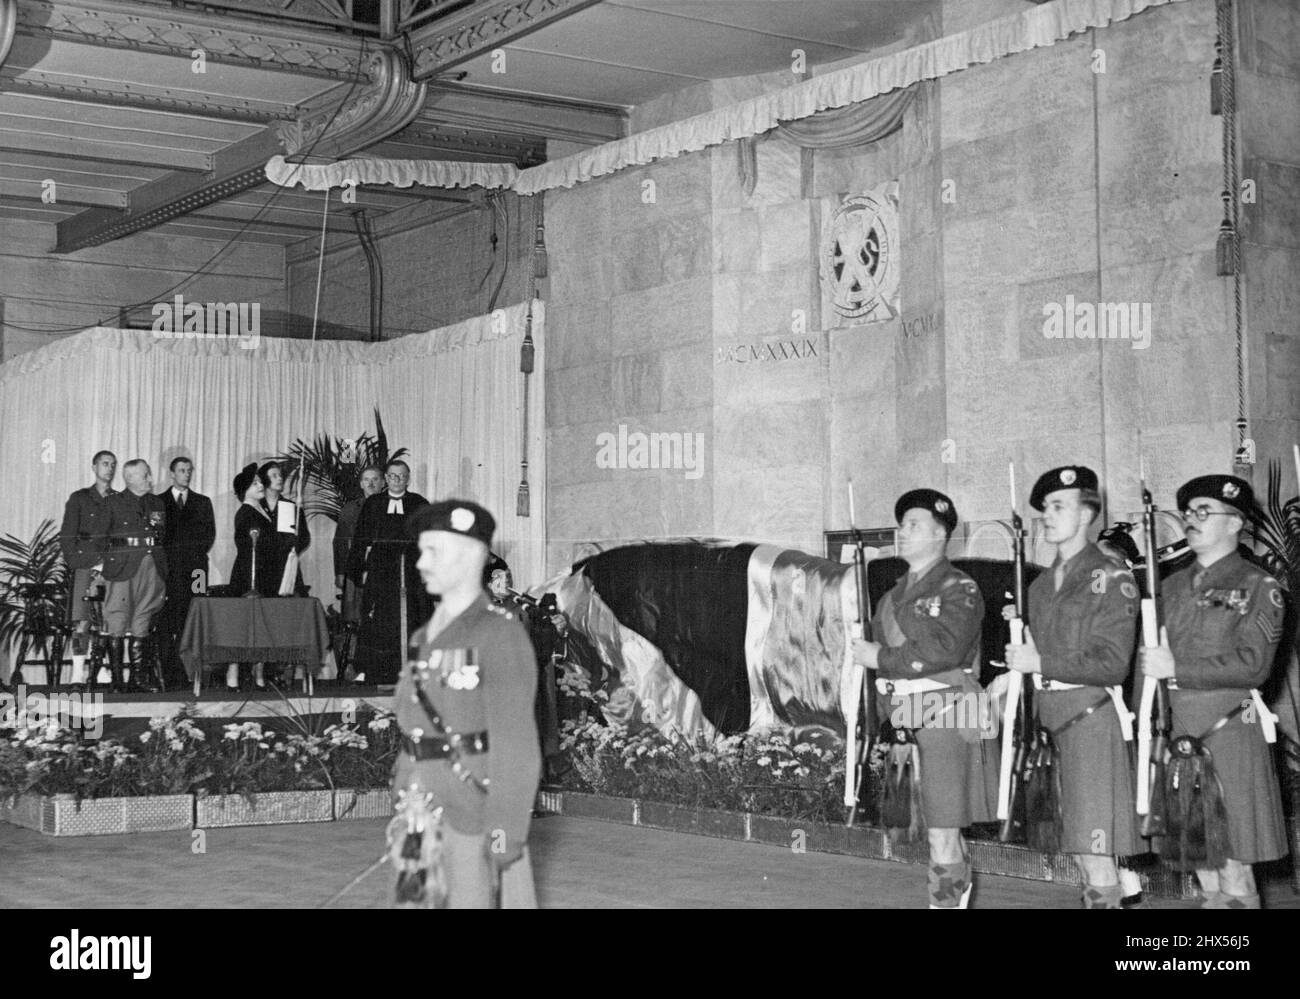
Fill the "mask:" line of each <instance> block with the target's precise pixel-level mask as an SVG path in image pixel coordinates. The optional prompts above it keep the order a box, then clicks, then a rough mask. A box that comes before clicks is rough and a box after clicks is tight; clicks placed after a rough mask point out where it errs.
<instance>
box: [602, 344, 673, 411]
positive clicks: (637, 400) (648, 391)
mask: <svg viewBox="0 0 1300 999" xmlns="http://www.w3.org/2000/svg"><path fill="white" fill-rule="evenodd" d="M611 374H612V377H613V389H612V393H611V399H612V402H613V406H614V412H616V413H626V414H633V413H655V412H658V411H659V409H660V408H661V406H660V400H661V393H662V388H663V359H662V356H661V355H660V354H659V353H658V352H657V351H652V352H650V353H645V354H626V355H624V356H622V357H616V358H614V361H613V364H612V367H611Z"/></svg>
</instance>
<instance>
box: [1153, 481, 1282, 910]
mask: <svg viewBox="0 0 1300 999" xmlns="http://www.w3.org/2000/svg"><path fill="white" fill-rule="evenodd" d="M1178 509H1179V510H1181V511H1182V514H1183V521H1184V527H1185V530H1186V533H1187V544H1188V547H1189V548H1191V549H1192V551H1194V552H1195V553H1196V561H1195V562H1194V563H1192V564H1191V565H1189V566H1187V567H1186V568H1184V569H1181V570H1180V571H1178V572H1176V573H1174V575H1172V576H1170V577H1169V578H1168V579H1167V580H1165V581H1164V586H1163V593H1162V600H1161V620H1162V621H1163V622H1164V628H1163V629H1162V635H1161V644H1160V645H1159V646H1157V647H1155V648H1146V647H1143V648H1142V649H1141V650H1139V661H1140V663H1141V666H1142V670H1143V672H1144V673H1145V674H1146V675H1147V676H1150V677H1153V678H1155V679H1165V680H1168V681H1169V691H1170V693H1169V700H1170V706H1171V709H1172V713H1173V730H1172V733H1171V743H1170V745H1171V748H1172V755H1171V758H1170V762H1169V765H1168V768H1169V778H1170V779H1168V780H1167V781H1166V790H1167V793H1168V801H1167V805H1168V815H1169V819H1168V821H1169V822H1170V823H1171V826H1172V830H1171V832H1173V834H1172V835H1170V836H1169V837H1167V838H1166V839H1164V840H1163V841H1161V843H1160V852H1161V854H1162V855H1163V856H1164V857H1165V858H1166V859H1168V860H1171V861H1172V862H1173V863H1174V865H1175V866H1178V867H1180V868H1182V869H1187V868H1188V867H1192V868H1194V869H1195V870H1196V875H1197V878H1198V879H1199V880H1200V883H1201V890H1202V892H1203V893H1204V895H1205V901H1204V903H1203V904H1202V907H1203V908H1206V909H1258V908H1259V907H1260V905H1259V892H1258V890H1257V888H1256V886H1255V874H1254V870H1253V868H1252V867H1251V865H1252V864H1256V863H1259V862H1261V861H1267V860H1277V859H1278V858H1280V857H1284V856H1286V854H1287V844H1286V829H1285V826H1284V824H1283V819H1282V798H1281V794H1280V790H1279V787H1278V780H1277V771H1276V770H1275V769H1274V764H1273V752H1272V747H1271V746H1270V745H1269V743H1270V742H1271V741H1273V739H1275V738H1276V730H1275V729H1274V727H1273V721H1274V719H1273V716H1272V715H1271V714H1269V712H1268V709H1267V707H1266V706H1265V705H1264V703H1263V701H1262V700H1261V699H1260V696H1259V687H1261V686H1262V685H1263V684H1264V683H1265V681H1267V680H1268V677H1269V674H1270V673H1271V671H1272V669H1273V663H1274V659H1275V657H1276V655H1277V649H1278V643H1279V641H1280V640H1281V638H1282V631H1283V618H1284V616H1285V610H1286V607H1285V601H1284V599H1283V596H1282V589H1281V587H1280V586H1279V585H1278V583H1277V581H1276V580H1275V579H1273V577H1272V576H1270V575H1268V573H1266V572H1265V571H1264V570H1262V569H1260V568H1259V567H1258V566H1255V565H1253V564H1252V563H1250V562H1248V561H1247V560H1246V559H1244V558H1243V557H1242V556H1241V554H1240V553H1239V552H1238V550H1237V545H1238V540H1239V538H1240V536H1241V532H1242V531H1243V529H1244V528H1245V527H1246V525H1247V524H1248V523H1250V522H1252V521H1253V520H1255V519H1256V517H1257V516H1258V512H1257V508H1256V506H1255V498H1254V494H1253V492H1252V490H1251V488H1250V484H1249V483H1248V482H1246V481H1245V480H1243V479H1239V478H1236V477H1235V476H1231V475H1203V476H1200V477H1199V478H1195V479H1192V480H1191V481H1190V482H1187V483H1186V484H1185V485H1184V486H1183V487H1182V488H1181V489H1179V490H1178ZM1175 775H1177V776H1178V777H1179V780H1178V785H1177V787H1174V781H1173V778H1174V776H1175ZM1197 791H1200V792H1202V793H1195V792H1197Z"/></svg>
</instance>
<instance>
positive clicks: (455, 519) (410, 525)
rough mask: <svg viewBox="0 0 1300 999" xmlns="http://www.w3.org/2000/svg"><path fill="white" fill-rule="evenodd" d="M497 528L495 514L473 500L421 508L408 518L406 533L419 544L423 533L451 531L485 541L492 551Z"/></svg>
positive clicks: (441, 501) (452, 500) (432, 504)
mask: <svg viewBox="0 0 1300 999" xmlns="http://www.w3.org/2000/svg"><path fill="white" fill-rule="evenodd" d="M496 526H497V522H496V521H495V520H493V519H492V514H490V513H488V512H487V511H486V510H484V509H483V508H482V507H481V506H479V505H478V504H477V503H474V502H472V501H470V500H456V499H451V500H440V501H439V502H437V503H430V504H429V505H428V506H422V507H420V509H418V510H416V511H415V513H413V514H411V516H409V517H408V518H406V532H407V534H409V535H410V536H411V537H413V538H415V539H417V540H418V539H419V537H420V534H421V532H423V531H447V532H448V533H450V534H463V535H464V536H465V537H467V538H473V539H474V540H475V541H481V542H483V544H485V545H487V546H488V547H489V548H491V547H492V532H493V531H495V530H496Z"/></svg>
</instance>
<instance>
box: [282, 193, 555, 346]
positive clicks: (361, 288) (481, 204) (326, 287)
mask: <svg viewBox="0 0 1300 999" xmlns="http://www.w3.org/2000/svg"><path fill="white" fill-rule="evenodd" d="M501 201H502V203H503V204H504V206H505V211H506V214H507V216H508V218H507V219H506V220H502V219H501V218H500V217H498V218H497V219H496V231H497V247H496V252H495V254H494V253H493V250H492V242H491V236H492V231H493V210H492V209H491V208H490V207H489V206H488V203H487V201H486V200H479V201H476V202H475V203H474V204H473V205H471V206H467V207H466V208H465V209H464V210H462V211H459V212H457V213H455V214H453V215H451V216H450V217H444V218H437V215H438V209H439V208H445V207H446V206H445V204H444V205H441V206H440V205H438V204H437V203H435V202H430V203H427V204H424V203H417V204H416V205H415V206H413V208H412V209H410V210H406V209H404V210H402V211H401V212H395V213H392V214H391V215H389V216H386V217H384V218H383V219H382V220H380V222H379V223H378V226H377V232H376V236H377V239H376V242H377V245H378V247H379V255H380V258H381V260H382V262H383V276H384V317H383V318H384V338H385V339H391V338H392V337H396V336H405V335H406V334H408V333H426V332H428V331H429V330H431V329H437V328H438V327H440V326H450V325H451V324H453V323H458V322H460V321H462V320H464V319H469V318H471V317H472V316H479V315H483V314H484V313H485V312H487V311H488V305H489V304H490V303H491V301H492V294H493V292H494V291H495V290H496V287H497V281H498V279H500V278H501V272H502V268H503V265H504V263H505V262H506V261H508V267H506V273H505V278H504V281H503V283H502V285H501V290H500V292H499V294H498V295H497V300H496V305H497V307H501V306H506V305H515V304H517V303H519V302H522V301H523V300H524V299H525V297H527V288H528V265H529V258H530V257H531V255H532V247H533V233H534V229H535V226H536V222H535V220H534V218H533V215H532V211H533V205H532V201H531V199H528V198H519V197H516V196H515V195H513V194H505V195H502V196H501ZM336 210H346V209H337V208H336ZM421 215H433V216H434V217H433V218H432V219H431V220H429V221H427V222H425V221H422V220H421V219H420V216H421ZM318 248H319V244H318V243H317V241H316V240H309V241H308V242H307V243H304V244H302V246H301V249H298V248H295V250H294V251H291V253H290V256H289V260H288V267H287V269H286V272H285V274H286V281H287V284H288V297H289V301H290V307H291V309H292V310H293V311H294V312H295V313H296V314H298V315H301V316H307V317H310V316H311V314H312V310H313V308H314V304H315V295H316V269H317V255H318ZM489 269H490V270H491V273H490V274H489ZM484 275H488V276H487V278H486V279H485V278H484ZM320 315H321V319H322V320H323V321H326V322H330V323H335V324H338V325H340V326H347V327H351V328H352V329H355V330H359V331H362V332H365V331H367V330H369V328H370V274H369V270H368V268H367V265H366V258H365V254H364V253H363V252H362V250H361V244H360V242H359V240H358V239H357V237H356V236H355V235H352V234H350V233H348V234H338V235H335V236H332V237H331V238H330V240H329V243H328V244H327V248H326V254H325V270H324V279H323V283H322V290H321V304H320Z"/></svg>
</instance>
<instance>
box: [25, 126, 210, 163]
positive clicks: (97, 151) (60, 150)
mask: <svg viewBox="0 0 1300 999" xmlns="http://www.w3.org/2000/svg"><path fill="white" fill-rule="evenodd" d="M0 149H5V150H7V151H12V152H16V153H39V154H41V155H44V156H58V157H63V158H66V159H79V160H90V161H92V162H96V163H123V164H127V165H130V166H146V167H154V168H159V167H161V168H164V169H169V170H184V171H190V172H194V173H206V172H207V171H209V170H211V169H212V156H211V155H210V154H208V153H200V152H194V151H192V150H188V149H163V148H159V147H157V146H148V145H145V144H144V143H141V142H113V141H103V140H100V139H78V138H74V137H73V136H70V135H53V134H50V133H48V132H34V131H32V130H31V129H29V128H6V127H5V126H4V125H3V124H0Z"/></svg>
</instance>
